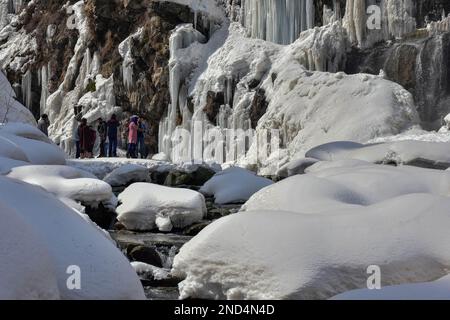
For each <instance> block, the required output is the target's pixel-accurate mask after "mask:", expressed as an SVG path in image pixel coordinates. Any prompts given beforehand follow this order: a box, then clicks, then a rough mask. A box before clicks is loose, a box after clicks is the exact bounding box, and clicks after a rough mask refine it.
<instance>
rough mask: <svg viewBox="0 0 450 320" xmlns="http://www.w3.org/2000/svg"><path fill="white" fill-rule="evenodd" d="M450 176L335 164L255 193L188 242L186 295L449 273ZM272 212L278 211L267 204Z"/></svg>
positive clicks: (256, 295)
mask: <svg viewBox="0 0 450 320" xmlns="http://www.w3.org/2000/svg"><path fill="white" fill-rule="evenodd" d="M449 190H450V175H449V173H447V172H446V171H439V170H430V169H421V168H416V167H407V166H404V167H390V166H382V165H373V164H367V165H366V166H356V167H355V166H349V167H345V166H344V167H336V168H330V169H324V170H320V171H318V172H315V173H314V174H305V175H296V176H293V177H291V178H288V179H286V180H283V181H282V182H279V183H277V184H275V185H273V186H270V187H267V188H265V189H263V190H261V191H260V192H258V193H256V194H255V195H254V196H253V197H252V198H251V199H250V200H249V201H248V202H247V203H246V204H245V205H244V207H243V212H240V213H238V214H236V215H232V216H228V217H226V218H223V219H220V220H218V221H216V222H214V223H213V224H211V225H210V226H208V227H207V228H206V229H204V230H203V231H202V232H201V233H200V234H199V235H198V236H197V237H195V238H194V239H193V240H192V241H190V242H189V243H187V244H186V245H185V246H184V247H183V248H182V249H181V252H180V253H179V254H178V255H177V256H176V258H175V261H174V267H173V273H174V274H176V275H178V276H183V277H185V279H186V280H185V281H184V282H183V283H181V284H180V293H181V298H188V297H192V298H212V299H221V298H228V299H327V298H331V297H333V296H335V295H337V294H339V293H342V292H346V291H349V290H353V289H358V288H366V285H367V278H368V275H367V273H366V271H367V268H368V267H369V266H371V265H377V266H379V267H380V268H381V270H382V279H383V280H382V281H383V285H398V284H404V283H411V282H427V281H432V280H435V279H437V278H439V277H443V276H445V275H446V274H447V270H448V267H449V264H450V250H449V248H448V246H446V245H445V243H446V240H445V239H446V238H447V237H448V232H447V231H446V230H447V229H448V228H449V227H450V213H449V211H448V205H449V204H450V198H449ZM269 210H272V211H269Z"/></svg>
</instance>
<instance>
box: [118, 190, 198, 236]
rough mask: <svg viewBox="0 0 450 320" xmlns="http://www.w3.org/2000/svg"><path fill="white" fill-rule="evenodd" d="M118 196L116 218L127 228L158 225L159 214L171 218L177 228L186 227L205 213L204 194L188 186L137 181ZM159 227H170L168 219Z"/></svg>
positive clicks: (151, 227) (164, 218)
mask: <svg viewBox="0 0 450 320" xmlns="http://www.w3.org/2000/svg"><path fill="white" fill-rule="evenodd" d="M118 198H119V201H120V202H121V203H122V204H121V205H120V206H119V207H118V208H117V213H118V217H117V219H118V220H119V221H120V222H121V223H122V224H123V225H125V226H126V228H127V229H128V230H152V229H154V228H155V227H156V226H157V225H156V219H157V218H162V219H163V220H164V221H165V222H167V220H170V223H171V224H172V226H173V227H175V228H184V227H186V226H189V225H191V224H193V223H195V222H198V221H201V220H202V219H203V217H204V215H205V214H206V205H205V198H204V197H203V195H202V194H201V193H199V192H196V191H193V190H188V189H179V188H168V187H163V186H159V185H155V184H151V183H134V184H132V185H131V186H129V187H128V188H127V189H125V191H124V192H122V193H121V194H120V195H119V197H118ZM160 221H161V220H160ZM158 227H163V229H164V231H170V230H167V229H166V227H167V224H166V223H160V224H159V226H158Z"/></svg>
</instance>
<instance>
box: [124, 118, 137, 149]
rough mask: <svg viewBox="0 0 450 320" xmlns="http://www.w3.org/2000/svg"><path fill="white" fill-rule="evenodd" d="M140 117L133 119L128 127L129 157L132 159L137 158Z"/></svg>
mask: <svg viewBox="0 0 450 320" xmlns="http://www.w3.org/2000/svg"><path fill="white" fill-rule="evenodd" d="M138 120H139V118H138V117H133V118H131V121H130V125H129V127H128V153H127V156H128V157H131V158H137V152H136V149H137V148H136V146H137V140H138V137H137V136H138Z"/></svg>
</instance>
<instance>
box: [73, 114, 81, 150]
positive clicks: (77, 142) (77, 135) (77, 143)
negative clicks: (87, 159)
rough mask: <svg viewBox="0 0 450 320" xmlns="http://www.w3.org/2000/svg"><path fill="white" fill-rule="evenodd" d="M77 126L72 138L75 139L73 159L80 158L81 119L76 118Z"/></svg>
mask: <svg viewBox="0 0 450 320" xmlns="http://www.w3.org/2000/svg"><path fill="white" fill-rule="evenodd" d="M77 124H78V125H77V128H76V129H75V132H74V140H75V147H76V154H75V159H80V156H81V149H80V127H81V121H80V120H79V119H78V120H77Z"/></svg>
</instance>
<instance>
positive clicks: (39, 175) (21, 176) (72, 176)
mask: <svg viewBox="0 0 450 320" xmlns="http://www.w3.org/2000/svg"><path fill="white" fill-rule="evenodd" d="M8 176H9V177H10V178H14V179H18V180H22V181H24V182H27V183H29V184H33V185H37V186H41V187H42V188H44V189H45V190H47V191H49V192H51V193H53V194H54V195H56V196H57V197H59V198H67V199H71V200H73V201H76V202H80V203H81V204H83V205H85V206H90V207H97V206H98V205H99V204H100V203H102V204H103V205H104V206H105V208H109V209H111V210H114V209H115V208H116V206H117V199H116V197H115V196H114V194H113V193H112V188H111V186H110V185H109V184H107V183H106V182H103V181H101V180H98V179H97V177H95V176H94V175H92V174H90V173H88V172H86V171H83V170H80V169H76V168H72V167H68V166H56V165H54V166H33V165H30V166H24V167H18V168H14V169H12V170H11V172H10V173H9V174H8Z"/></svg>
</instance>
